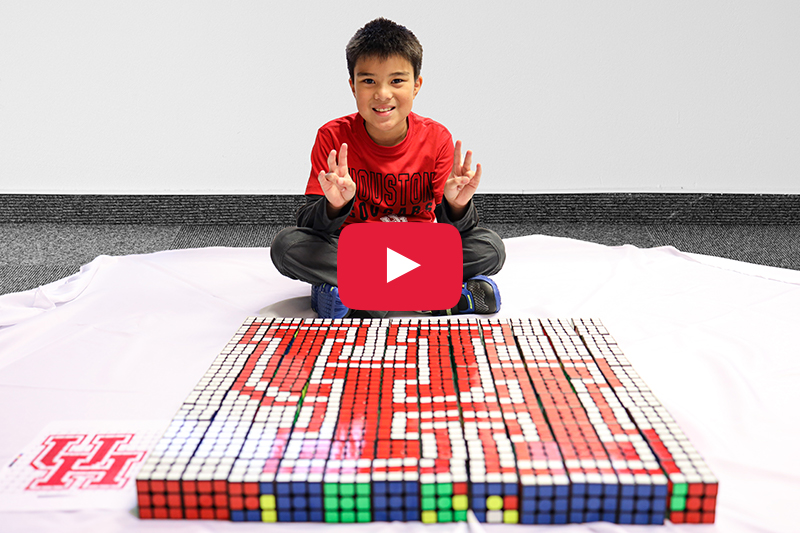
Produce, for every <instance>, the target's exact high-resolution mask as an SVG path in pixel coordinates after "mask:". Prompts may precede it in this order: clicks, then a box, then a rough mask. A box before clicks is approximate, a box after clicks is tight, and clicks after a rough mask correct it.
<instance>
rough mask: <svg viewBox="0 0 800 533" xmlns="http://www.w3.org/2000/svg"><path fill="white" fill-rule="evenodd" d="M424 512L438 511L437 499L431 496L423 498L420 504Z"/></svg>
mask: <svg viewBox="0 0 800 533" xmlns="http://www.w3.org/2000/svg"><path fill="white" fill-rule="evenodd" d="M420 504H421V506H422V510H423V511H433V510H435V509H436V498H432V497H430V496H423V498H422V501H421V502H420Z"/></svg>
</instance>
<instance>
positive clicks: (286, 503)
mask: <svg viewBox="0 0 800 533" xmlns="http://www.w3.org/2000/svg"><path fill="white" fill-rule="evenodd" d="M275 506H276V507H277V508H278V509H290V508H291V507H292V498H291V496H278V497H277V498H275Z"/></svg>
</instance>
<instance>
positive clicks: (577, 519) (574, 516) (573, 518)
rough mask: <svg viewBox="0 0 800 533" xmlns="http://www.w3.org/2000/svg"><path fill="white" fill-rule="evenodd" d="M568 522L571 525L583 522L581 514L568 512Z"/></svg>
mask: <svg viewBox="0 0 800 533" xmlns="http://www.w3.org/2000/svg"><path fill="white" fill-rule="evenodd" d="M569 521H570V523H571V524H580V523H581V522H583V513H582V512H580V511H570V513H569Z"/></svg>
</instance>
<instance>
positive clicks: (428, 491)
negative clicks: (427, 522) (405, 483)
mask: <svg viewBox="0 0 800 533" xmlns="http://www.w3.org/2000/svg"><path fill="white" fill-rule="evenodd" d="M419 490H420V493H421V494H422V496H423V497H425V496H436V485H434V484H432V483H426V484H424V485H422V486H421V487H420V489H419Z"/></svg>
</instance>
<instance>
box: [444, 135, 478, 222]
mask: <svg viewBox="0 0 800 533" xmlns="http://www.w3.org/2000/svg"><path fill="white" fill-rule="evenodd" d="M471 166H472V150H467V155H466V157H465V158H464V162H463V164H462V162H461V141H456V146H455V151H454V154H453V169H452V170H451V171H450V176H449V177H448V178H447V182H446V183H445V185H444V199H443V200H442V203H441V204H440V205H439V206H437V208H436V209H437V212H436V218H437V220H440V221H442V222H448V223H450V224H452V225H454V226H456V228H457V229H458V230H459V231H461V232H463V231H466V230H469V229H472V228H473V227H475V225H477V223H478V212H477V210H476V209H475V204H474V203H473V202H472V197H473V196H474V195H475V191H476V190H477V189H478V184H479V183H480V182H481V164H480V163H478V164H477V165H476V166H475V170H471V169H470V167H471ZM440 207H441V213H440V212H439V208H440ZM464 219H466V220H464ZM462 228H463V229H462Z"/></svg>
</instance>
